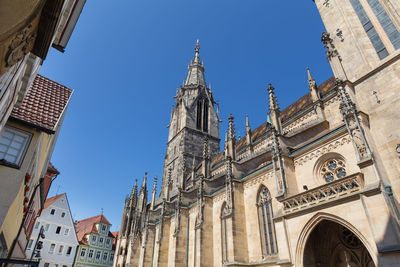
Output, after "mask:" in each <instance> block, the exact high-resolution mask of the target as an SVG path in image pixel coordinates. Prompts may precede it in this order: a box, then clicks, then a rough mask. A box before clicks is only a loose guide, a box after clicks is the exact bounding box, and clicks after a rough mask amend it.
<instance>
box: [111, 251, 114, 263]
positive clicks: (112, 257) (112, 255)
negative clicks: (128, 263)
mask: <svg viewBox="0 0 400 267" xmlns="http://www.w3.org/2000/svg"><path fill="white" fill-rule="evenodd" d="M113 260H114V254H113V253H111V254H110V261H113Z"/></svg>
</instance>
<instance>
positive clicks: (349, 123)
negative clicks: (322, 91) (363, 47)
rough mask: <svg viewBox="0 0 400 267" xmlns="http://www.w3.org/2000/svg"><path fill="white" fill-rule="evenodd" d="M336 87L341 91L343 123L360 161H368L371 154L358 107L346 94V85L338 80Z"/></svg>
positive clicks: (340, 106)
mask: <svg viewBox="0 0 400 267" xmlns="http://www.w3.org/2000/svg"><path fill="white" fill-rule="evenodd" d="M336 86H337V87H338V90H339V91H338V92H339V98H340V105H339V109H340V112H341V113H342V117H343V121H344V122H345V124H346V127H347V130H348V132H349V134H350V136H351V139H352V141H353V144H354V147H355V148H356V151H357V157H358V160H359V161H361V160H365V159H368V158H369V157H370V156H371V152H370V150H369V148H368V145H367V140H366V139H365V136H364V132H363V129H362V127H361V124H360V121H359V119H358V115H357V109H356V105H355V104H354V102H353V101H352V100H351V99H350V96H349V95H348V93H347V92H346V89H345V84H344V82H343V81H342V80H340V79H336Z"/></svg>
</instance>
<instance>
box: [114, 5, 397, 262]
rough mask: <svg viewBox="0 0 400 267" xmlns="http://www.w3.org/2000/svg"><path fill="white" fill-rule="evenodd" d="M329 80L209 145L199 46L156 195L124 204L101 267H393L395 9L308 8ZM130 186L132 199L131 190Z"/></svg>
mask: <svg viewBox="0 0 400 267" xmlns="http://www.w3.org/2000/svg"><path fill="white" fill-rule="evenodd" d="M315 4H316V6H317V8H318V11H319V13H320V15H321V18H322V20H323V22H324V24H325V27H326V30H327V32H326V33H323V34H322V37H321V41H322V43H323V45H324V46H325V49H326V55H327V59H328V61H329V63H330V65H331V67H332V70H333V73H334V77H332V78H330V79H329V80H327V81H325V82H324V83H322V84H319V85H318V84H317V83H316V82H315V80H314V79H313V77H312V75H311V73H310V71H309V70H308V82H309V86H308V89H309V91H308V93H306V94H305V95H304V96H303V97H302V98H300V99H298V100H297V101H296V102H295V103H293V104H292V105H290V106H288V107H287V108H285V109H283V110H280V108H279V106H278V103H277V102H278V101H277V99H276V97H275V93H274V87H273V86H272V85H269V86H268V88H267V90H268V98H269V109H270V118H271V119H270V120H268V122H266V123H264V124H262V125H260V126H258V127H257V128H255V129H252V128H251V127H250V123H249V121H248V119H247V121H246V135H245V137H243V138H241V139H240V140H237V139H236V136H235V128H234V118H233V117H232V116H230V117H229V129H228V132H227V134H226V136H225V143H224V147H223V148H222V152H220V151H221V149H220V132H219V123H220V118H219V112H218V107H217V105H216V103H215V101H214V97H213V92H212V91H211V89H210V88H208V87H207V85H206V82H205V78H204V66H203V64H202V63H201V60H200V55H199V48H200V47H199V44H198V43H197V45H196V47H195V55H194V57H193V59H192V61H191V63H190V65H189V69H188V74H187V78H186V81H185V83H184V85H182V86H181V87H180V89H179V91H178V92H177V94H176V96H175V100H176V103H175V106H174V109H173V111H172V114H171V121H170V124H169V136H168V145H167V152H166V156H165V162H164V171H163V176H162V185H161V192H159V195H158V197H156V184H154V185H153V189H152V190H153V191H152V194H151V199H150V200H148V199H147V195H148V192H147V184H146V180H147V177H146V176H145V177H144V179H143V183H142V185H141V187H140V189H138V186H137V185H135V186H134V188H133V189H132V192H131V194H130V196H128V197H127V198H126V200H125V206H124V210H123V214H122V222H121V228H120V234H119V237H118V241H117V247H116V256H115V260H114V266H115V267H122V266H126V267H128V266H154V267H157V266H296V267H302V266H307V267H308V266H310V267H311V266H328V267H340V266H346V267H347V266H367V267H372V266H399V262H400V231H399V225H400V224H399V223H400V211H399V204H398V203H399V198H400V127H399V123H400V106H399V105H400V104H399V103H400V94H399V92H400V2H399V1H398V0H315ZM138 190H139V192H138Z"/></svg>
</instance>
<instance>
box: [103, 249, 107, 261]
mask: <svg viewBox="0 0 400 267" xmlns="http://www.w3.org/2000/svg"><path fill="white" fill-rule="evenodd" d="M107 258H108V252H106V251H105V252H104V253H103V261H107Z"/></svg>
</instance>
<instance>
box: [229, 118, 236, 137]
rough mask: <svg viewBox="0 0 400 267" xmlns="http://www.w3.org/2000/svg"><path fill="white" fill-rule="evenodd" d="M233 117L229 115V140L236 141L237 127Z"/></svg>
mask: <svg viewBox="0 0 400 267" xmlns="http://www.w3.org/2000/svg"><path fill="white" fill-rule="evenodd" d="M233 119H234V118H233V116H232V114H230V115H229V117H228V120H229V128H228V138H229V139H232V140H235V125H234V124H233Z"/></svg>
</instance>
